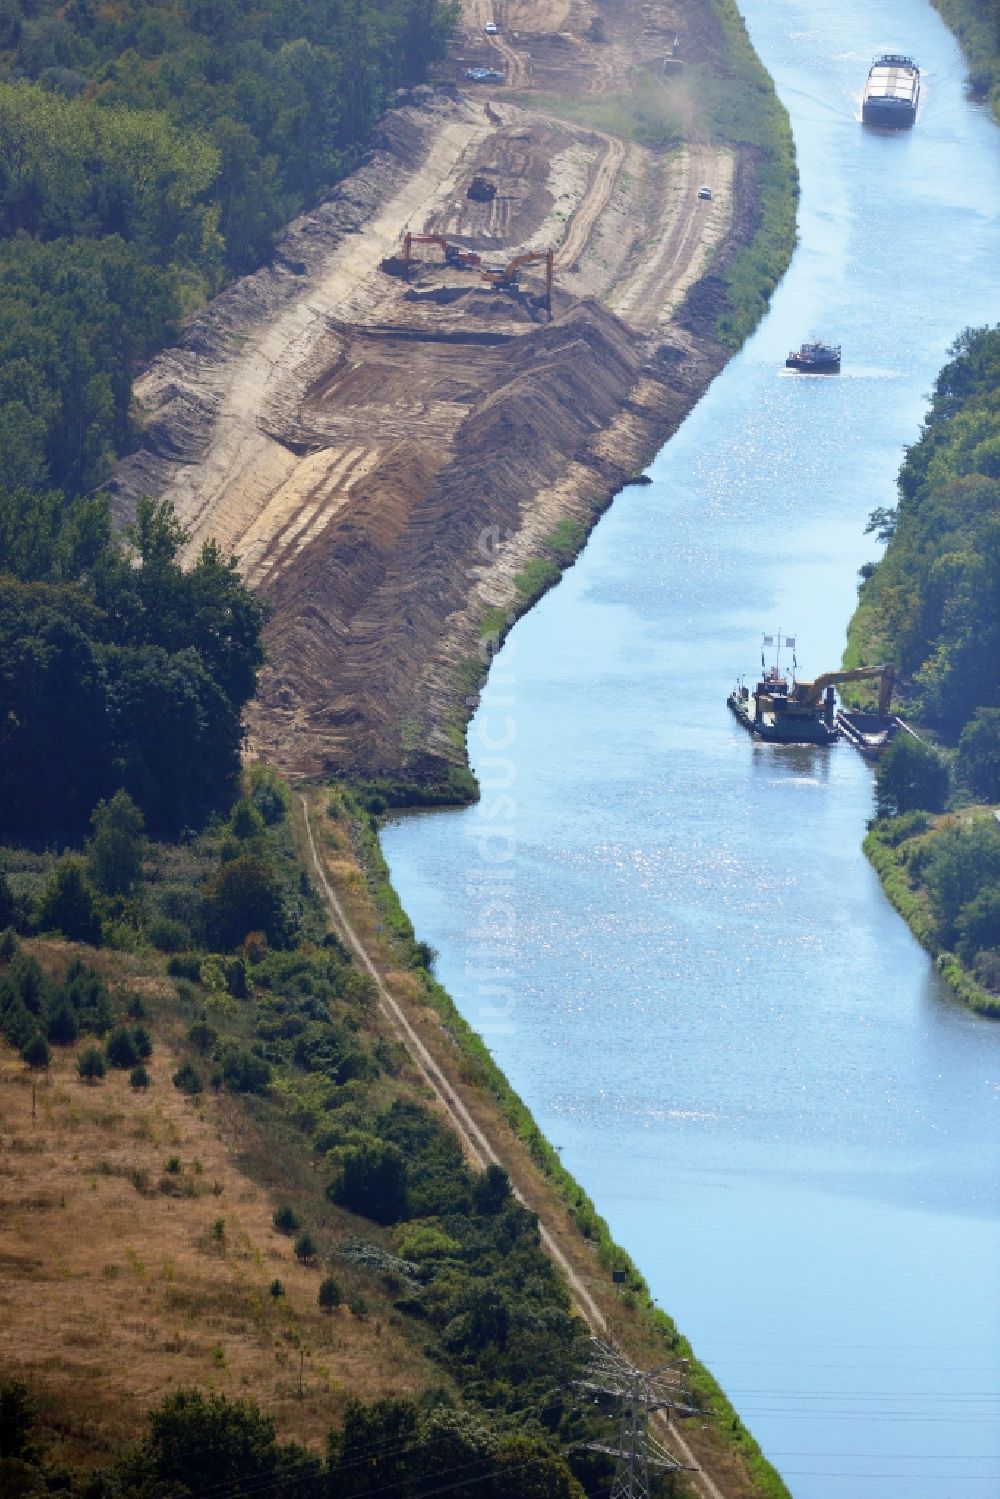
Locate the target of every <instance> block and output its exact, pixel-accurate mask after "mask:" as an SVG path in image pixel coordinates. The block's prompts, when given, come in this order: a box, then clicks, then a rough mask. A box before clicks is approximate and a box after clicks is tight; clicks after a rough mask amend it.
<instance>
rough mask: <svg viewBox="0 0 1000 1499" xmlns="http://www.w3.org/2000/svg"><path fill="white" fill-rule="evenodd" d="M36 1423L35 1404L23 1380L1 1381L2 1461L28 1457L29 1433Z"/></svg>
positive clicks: (0, 1455)
mask: <svg viewBox="0 0 1000 1499" xmlns="http://www.w3.org/2000/svg"><path fill="white" fill-rule="evenodd" d="M34 1423H35V1403H34V1401H33V1400H32V1398H31V1394H30V1391H29V1390H28V1386H27V1385H26V1384H25V1383H24V1381H23V1380H21V1379H4V1380H0V1461H3V1460H5V1459H7V1458H23V1457H27V1456H28V1433H29V1432H30V1430H31V1428H32V1426H33V1425H34ZM12 1476H14V1477H15V1484H16V1476H15V1475H12Z"/></svg>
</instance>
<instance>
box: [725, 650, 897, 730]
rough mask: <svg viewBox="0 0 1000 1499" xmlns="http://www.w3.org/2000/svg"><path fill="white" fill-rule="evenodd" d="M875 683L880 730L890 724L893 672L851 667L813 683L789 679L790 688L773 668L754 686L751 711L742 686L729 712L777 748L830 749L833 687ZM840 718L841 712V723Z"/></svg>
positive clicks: (828, 673) (731, 699)
mask: <svg viewBox="0 0 1000 1499" xmlns="http://www.w3.org/2000/svg"><path fill="white" fill-rule="evenodd" d="M873 677H878V678H879V697H878V701H879V713H878V720H877V721H876V723H877V724H884V723H886V722H887V721H888V715H889V703H890V700H891V697H892V683H893V670H892V667H891V666H855V667H853V668H851V669H850V670H849V671H826V672H824V673H823V675H822V676H819V677H817V678H816V680H815V681H814V682H796V681H795V680H794V679H793V681H792V682H791V684H789V682H788V679H787V677H786V676H785V675H784V673H783V672H782V671H781V670H780V668H779V667H777V666H772V667H770V668H769V669H768V670H767V671H766V672H765V673H764V675H763V677H762V678H761V680H760V681H759V682H758V683H757V686H756V689H755V690H754V693H753V697H752V707H751V694H750V689H749V688H748V687H746V686H739V687H737V688H736V690H735V691H734V692H733V693H731V694H730V696H729V706H730V708H731V709H732V710H733V712H734V713H735V714H736V716H737V718H738V719H739V720H740V722H741V723H743V724H744V726H745V727H746V728H748V729H749V730H750V732H751V733H752V734H756V735H757V736H758V737H759V738H761V739H768V740H772V741H774V742H776V743H779V744H832V743H833V741H834V740H835V739H836V738H837V727H836V726H835V724H834V694H833V689H834V687H835V686H836V685H838V684H839V683H843V682H863V681H867V680H870V679H871V678H873ZM852 716H853V717H855V718H860V717H870V716H871V715H857V714H855V715H852ZM843 717H844V714H843V712H842V713H841V714H840V718H841V719H843ZM866 727H867V726H866ZM850 737H854V736H853V735H852V736H850Z"/></svg>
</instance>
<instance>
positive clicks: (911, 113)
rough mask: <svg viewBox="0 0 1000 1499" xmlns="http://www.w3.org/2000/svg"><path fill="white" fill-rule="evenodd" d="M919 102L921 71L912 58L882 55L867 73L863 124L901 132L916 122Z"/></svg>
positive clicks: (862, 105) (862, 112) (862, 113)
mask: <svg viewBox="0 0 1000 1499" xmlns="http://www.w3.org/2000/svg"><path fill="white" fill-rule="evenodd" d="M919 99H920V69H919V68H918V67H917V65H916V63H915V62H914V61H913V58H912V57H902V56H901V55H900V54H899V53H897V52H884V53H883V54H882V56H881V57H876V59H875V61H874V62H873V63H872V65H871V67H870V68H869V69H868V81H867V82H866V84H865V92H864V96H863V98H862V100H861V119H862V122H863V123H864V124H865V125H881V126H883V127H886V128H888V129H889V130H904V129H906V128H907V127H908V126H910V125H912V124H913V122H914V120H915V119H916V118H917V103H918V101H919Z"/></svg>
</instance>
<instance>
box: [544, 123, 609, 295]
mask: <svg viewBox="0 0 1000 1499" xmlns="http://www.w3.org/2000/svg"><path fill="white" fill-rule="evenodd" d="M601 140H603V142H604V147H605V149H604V155H603V156H602V157H601V160H600V162H599V164H598V167H597V171H596V172H595V173H594V175H593V177H592V178H591V180H590V182H589V183H588V185H587V190H586V192H585V193H584V196H583V199H582V201H581V203H580V206H579V207H578V208H577V210H576V212H575V213H574V215H573V217H572V218H571V219H570V222H569V228H568V229H567V231H566V237H565V239H564V240H563V242H562V244H561V245H560V246H559V249H558V251H557V254H556V260H557V263H558V264H559V265H561V266H565V267H566V268H567V269H570V268H572V266H573V265H574V264H575V263H576V261H578V260H579V259H580V256H581V255H582V254H583V252H584V251H585V250H586V248H587V245H588V244H589V243H590V236H591V235H592V234H593V232H594V228H595V226H596V224H597V220H598V219H599V218H600V216H601V214H602V213H603V212H604V210H605V209H606V208H607V206H608V204H609V202H610V201H611V194H612V193H613V192H614V189H615V182H616V181H617V179H618V173H619V172H620V170H621V165H622V162H623V161H624V160H625V149H626V147H625V142H624V141H622V140H619V139H618V137H617V136H614V135H602V136H601Z"/></svg>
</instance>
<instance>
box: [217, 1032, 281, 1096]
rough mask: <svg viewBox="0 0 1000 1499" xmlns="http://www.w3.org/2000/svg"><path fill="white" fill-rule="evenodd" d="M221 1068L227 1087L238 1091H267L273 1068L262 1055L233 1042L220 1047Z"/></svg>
mask: <svg viewBox="0 0 1000 1499" xmlns="http://www.w3.org/2000/svg"><path fill="white" fill-rule="evenodd" d="M219 1064H220V1067H219V1070H220V1073H221V1078H222V1081H223V1082H224V1083H225V1085H226V1087H227V1088H232V1089H233V1091H234V1092H236V1093H266V1092H267V1090H268V1087H269V1086H270V1083H271V1069H270V1067H269V1066H268V1064H267V1062H265V1061H263V1059H262V1058H261V1057H258V1056H255V1055H254V1053H253V1052H252V1051H245V1050H244V1049H243V1047H241V1046H237V1045H235V1044H234V1043H233V1042H229V1043H227V1044H226V1045H225V1046H223V1047H220V1049H219Z"/></svg>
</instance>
